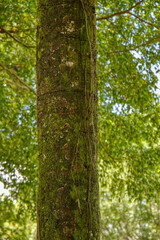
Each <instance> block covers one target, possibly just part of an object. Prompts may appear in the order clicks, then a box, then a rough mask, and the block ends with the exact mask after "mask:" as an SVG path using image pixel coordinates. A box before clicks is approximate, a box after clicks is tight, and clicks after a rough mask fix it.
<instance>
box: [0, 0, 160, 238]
mask: <svg viewBox="0 0 160 240" xmlns="http://www.w3.org/2000/svg"><path fill="white" fill-rule="evenodd" d="M0 10H1V13H2V14H1V15H0V49H1V52H0V56H1V59H0V106H1V111H0V145H1V149H0V159H1V162H0V164H1V165H0V171H1V173H0V181H1V182H2V183H3V184H4V187H5V188H6V189H8V190H9V196H8V200H6V197H4V196H3V195H1V201H0V208H1V209H9V208H12V211H13V212H14V215H15V216H17V215H16V214H17V211H18V209H19V211H20V209H23V208H24V209H27V211H25V212H23V214H19V217H20V218H21V220H22V219H23V218H26V219H32V220H26V226H27V224H28V222H29V221H34V220H35V212H36V210H35V209H36V207H35V205H36V204H35V201H36V186H37V169H38V164H37V142H36V94H35V93H36V71H35V66H36V61H35V48H36V1H31V0H29V1H25V0H18V1H8V0H3V1H2V4H0ZM159 12H160V6H159V1H158V0H155V1H153V0H149V1H144V0H141V1H133V0H130V1H128V0H121V1H110V0H109V1H108V0H107V1H106V0H103V1H100V0H99V1H97V3H96V13H97V15H96V17H97V61H98V66H97V75H98V76H97V77H98V81H99V91H98V93H99V180H100V185H101V206H102V207H101V209H102V229H103V239H125V237H124V236H125V234H126V235H127V236H128V239H140V236H141V237H144V238H141V239H159V235H160V229H159V224H158V223H157V222H156V221H158V220H157V219H158V218H159V215H158V214H159V192H160V185H159V177H160V176H159V175H160V174H159V173H160V164H159V159H160V149H159V138H160V131H159V126H160V124H159V123H160V120H159V115H160V103H159V93H160V92H159V87H160V84H159V71H160V62H159V61H160V47H159V39H160V28H159V26H160V14H159ZM118 199H119V201H121V203H118ZM15 202H16V204H15ZM106 203H108V204H107V205H106ZM150 205H152V209H150V208H149V206H150ZM114 206H115V208H114ZM144 208H145V209H144ZM122 209H123V210H124V211H123V214H124V216H125V217H124V218H123V219H122V217H121V219H120V223H121V224H122V226H121V227H119V229H118V230H115V229H116V227H115V226H116V221H117V220H116V217H117V218H120V216H121V214H122ZM138 209H140V210H138ZM6 211H7V210H6ZM127 211H128V212H129V213H130V214H128V215H127V213H126V212H127ZM156 212H157V214H156ZM142 213H146V215H145V214H142ZM10 214H11V212H10ZM123 214H122V215H123ZM147 214H148V215H147ZM107 215H108V216H109V217H110V218H106V217H105V216H107ZM140 217H141V220H140V221H141V222H142V225H144V226H145V224H148V225H147V227H146V228H145V227H144V226H142V225H141V227H139V226H140V225H138V224H139V218H140ZM128 219H130V220H128ZM137 219H138V220H137ZM2 220H3V221H2ZM21 220H17V218H16V217H14V219H13V218H10V217H8V219H6V217H5V216H4V215H3V216H2V218H1V223H0V234H1V235H2V234H3V236H5V235H4V234H6V238H4V239H15V238H14V237H13V236H14V235H13V234H14V231H15V230H14V228H11V230H10V231H9V230H8V228H7V227H6V226H7V225H6V224H7V223H8V222H13V221H15V222H17V224H20V221H21ZM27 221H28V222H27ZM125 221H126V222H129V227H128V228H125V227H123V224H124V225H125V223H126V222H125ZM4 223H5V224H4ZM103 223H104V225H103ZM134 223H135V224H134ZM132 224H133V225H134V227H133V228H132ZM153 225H154V226H153ZM137 226H138V227H137ZM148 226H151V228H152V231H150V229H151V228H149V227H148ZM105 228H106V229H105ZM131 228H132V229H131ZM124 229H127V230H126V232H125V233H124ZM137 229H138V230H137ZM146 229H147V230H146ZM28 231H29V230H28ZM116 231H117V232H118V233H116ZM136 231H137V232H136ZM22 232H23V237H22V235H20V236H21V238H19V239H29V238H28V236H27V237H26V235H25V234H26V233H25V231H22ZM144 232H145V233H144ZM149 232H151V233H150V235H145V234H149ZM135 233H136V234H137V235H135V236H134V234H135ZM152 233H153V234H152ZM18 234H21V233H20V232H19V233H18ZM117 234H118V236H117ZM120 234H121V235H120ZM8 236H10V238H9V237H8ZM120 236H121V238H120ZM146 236H147V237H146ZM7 237H8V238H7ZM129 237H130V238H129ZM138 237H139V238H138ZM16 239H18V237H17V238H16Z"/></svg>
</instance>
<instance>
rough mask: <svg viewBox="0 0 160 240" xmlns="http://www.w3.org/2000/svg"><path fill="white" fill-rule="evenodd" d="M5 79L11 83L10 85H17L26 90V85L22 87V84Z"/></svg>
mask: <svg viewBox="0 0 160 240" xmlns="http://www.w3.org/2000/svg"><path fill="white" fill-rule="evenodd" d="M5 80H6V81H7V82H9V83H11V84H12V85H15V86H17V87H19V88H21V89H24V90H28V89H27V88H26V87H24V86H22V85H19V84H18V83H15V82H12V81H10V80H9V79H8V78H5Z"/></svg>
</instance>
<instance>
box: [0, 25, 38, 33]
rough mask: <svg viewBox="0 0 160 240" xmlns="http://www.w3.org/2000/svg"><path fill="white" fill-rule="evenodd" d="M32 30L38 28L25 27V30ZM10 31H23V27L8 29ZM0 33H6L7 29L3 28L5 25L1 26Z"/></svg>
mask: <svg viewBox="0 0 160 240" xmlns="http://www.w3.org/2000/svg"><path fill="white" fill-rule="evenodd" d="M30 30H36V28H25V29H23V32H25V31H26V32H27V31H30ZM6 31H8V32H9V33H19V32H20V31H22V29H20V28H19V29H17V28H16V29H10V30H6ZM0 33H5V29H4V28H3V26H0Z"/></svg>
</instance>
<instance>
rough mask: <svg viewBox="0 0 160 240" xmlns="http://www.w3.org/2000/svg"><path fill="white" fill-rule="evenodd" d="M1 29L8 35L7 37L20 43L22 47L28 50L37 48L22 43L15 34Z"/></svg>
mask: <svg viewBox="0 0 160 240" xmlns="http://www.w3.org/2000/svg"><path fill="white" fill-rule="evenodd" d="M0 29H1V30H2V31H3V32H4V33H6V34H7V35H9V36H10V37H11V38H13V39H14V40H15V41H16V42H18V43H19V44H21V45H22V46H24V47H26V48H35V46H28V45H26V44H25V43H22V42H21V41H20V40H18V39H17V38H16V37H15V36H14V35H13V34H11V33H10V32H9V31H7V30H6V29H4V28H2V27H0Z"/></svg>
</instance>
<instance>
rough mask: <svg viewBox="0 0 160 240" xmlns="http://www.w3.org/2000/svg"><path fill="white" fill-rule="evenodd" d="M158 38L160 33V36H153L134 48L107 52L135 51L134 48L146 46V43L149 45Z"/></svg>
mask: <svg viewBox="0 0 160 240" xmlns="http://www.w3.org/2000/svg"><path fill="white" fill-rule="evenodd" d="M158 38H160V35H158V36H157V37H155V38H152V39H150V40H148V41H147V42H146V43H141V44H140V45H138V46H135V47H132V48H130V49H124V50H122V51H113V52H107V54H112V53H122V52H129V51H134V50H135V49H137V48H140V47H144V46H146V45H148V44H150V43H152V42H154V41H155V40H156V39H158Z"/></svg>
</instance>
